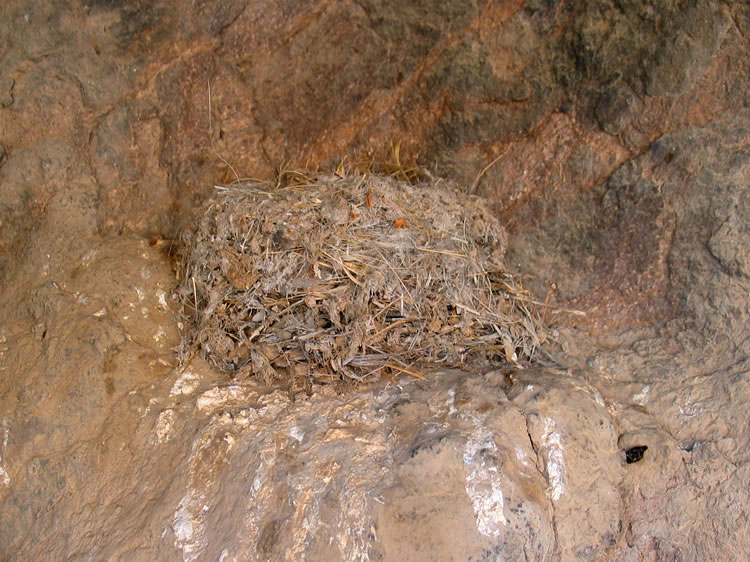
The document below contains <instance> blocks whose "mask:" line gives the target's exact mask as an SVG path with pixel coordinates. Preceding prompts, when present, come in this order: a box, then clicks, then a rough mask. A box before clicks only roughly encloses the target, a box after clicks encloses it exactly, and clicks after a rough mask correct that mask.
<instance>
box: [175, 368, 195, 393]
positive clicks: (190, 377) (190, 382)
mask: <svg viewBox="0 0 750 562" xmlns="http://www.w3.org/2000/svg"><path fill="white" fill-rule="evenodd" d="M199 384H200V376H199V375H198V374H197V373H194V372H193V371H191V370H190V369H186V370H185V372H183V373H182V374H181V375H180V376H179V377H177V380H176V381H174V384H173V385H172V389H171V390H170V391H169V395H170V396H177V395H178V394H192V393H193V392H195V390H196V389H197V388H198V385H199Z"/></svg>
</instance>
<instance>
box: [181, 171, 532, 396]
mask: <svg viewBox="0 0 750 562" xmlns="http://www.w3.org/2000/svg"><path fill="white" fill-rule="evenodd" d="M300 177H302V176H300ZM216 190H217V193H216V196H215V197H214V199H213V200H212V201H211V202H210V203H209V204H208V205H207V206H206V207H205V209H204V212H203V215H202V217H201V218H200V220H199V223H198V224H197V226H196V228H195V230H194V231H193V232H188V233H186V234H185V236H184V237H183V240H182V244H183V250H182V258H181V259H182V262H181V264H180V284H179V287H178V290H177V294H178V297H179V300H180V303H181V314H182V316H183V322H184V323H185V324H186V327H187V329H186V335H185V338H184V340H183V346H182V353H183V358H184V357H187V356H188V355H189V354H190V353H193V352H200V353H201V354H203V355H204V356H205V357H206V358H207V359H208V360H209V361H210V362H211V363H213V364H214V365H215V366H217V367H218V368H219V369H221V370H223V371H225V372H228V373H230V374H233V375H237V374H242V375H254V376H256V377H258V378H260V379H261V380H263V381H264V382H266V383H268V384H280V385H283V386H288V385H290V384H291V383H294V384H293V386H295V387H301V388H304V387H309V385H312V384H314V383H327V382H333V381H339V382H340V381H344V382H347V381H351V382H354V381H362V380H365V379H366V378H368V377H374V376H377V377H380V376H383V377H385V378H387V379H389V380H390V379H392V378H394V377H396V376H399V375H404V376H420V373H419V369H420V366H421V365H423V364H425V363H431V364H440V365H444V366H461V365H463V364H467V363H470V364H471V365H472V366H474V367H476V366H480V365H484V364H488V363H495V364H496V363H515V362H517V361H528V360H531V359H532V357H533V355H534V351H535V349H536V348H537V346H539V345H540V343H541V341H540V340H542V339H543V330H542V329H541V323H540V321H539V317H538V315H537V313H536V312H535V310H534V308H533V305H532V303H531V302H530V299H528V298H527V296H526V293H525V292H524V291H523V290H522V289H521V288H520V286H519V285H518V283H517V281H516V280H515V279H514V278H513V277H512V276H510V275H508V274H507V273H505V272H504V269H503V263H502V258H503V253H504V250H505V241H506V237H505V232H504V230H503V228H502V227H501V225H500V224H499V223H498V221H497V220H496V219H495V218H494V217H493V216H492V215H491V214H490V212H489V210H488V209H487V205H486V202H485V201H484V200H482V199H480V198H477V197H473V196H469V195H467V194H466V193H462V192H460V191H459V190H458V189H456V188H455V187H454V186H451V185H448V184H446V183H445V182H442V181H438V182H431V183H423V184H419V185H409V184H407V183H402V182H399V181H396V180H395V179H393V178H391V177H384V176H376V175H357V176H348V177H338V176H336V175H321V176H316V177H305V179H304V180H302V181H300V183H298V184H296V185H291V186H288V187H283V188H276V189H274V188H273V187H271V186H269V185H267V184H263V183H244V184H236V185H232V186H227V187H222V186H220V187H217V188H216Z"/></svg>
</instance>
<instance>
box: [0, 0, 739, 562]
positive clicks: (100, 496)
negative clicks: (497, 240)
mask: <svg viewBox="0 0 750 562" xmlns="http://www.w3.org/2000/svg"><path fill="white" fill-rule="evenodd" d="M749 34H750V7H748V5H747V3H746V2H741V1H735V0H727V1H723V2H719V1H718V0H716V1H714V0H710V1H705V2H688V1H682V0H649V1H647V2H620V1H617V0H590V1H587V2H577V1H573V0H559V1H555V0H526V1H524V0H507V1H498V2H457V1H447V0H419V1H417V2H397V3H393V2H383V1H380V0H358V1H356V2H343V3H341V2H324V1H322V0H306V1H303V2H300V1H287V0H284V1H280V2H255V3H252V2H247V1H245V0H226V1H218V0H217V1H207V0H200V1H192V0H191V1H188V0H177V1H174V2H167V1H166V0H157V1H155V2H142V1H140V0H126V1H124V2H109V1H99V0H76V1H74V2H62V1H57V0H55V1H51V2H44V3H34V2H30V1H26V0H11V1H9V2H4V3H3V4H2V6H0V288H1V289H2V290H1V291H0V311H1V312H0V436H1V438H0V529H2V532H0V558H2V559H11V560H12V559H19V560H20V559H118V558H119V559H127V560H155V559H164V560H169V559H183V560H198V559H219V560H224V561H228V560H232V559H236V560H244V559H257V560H266V559H290V560H292V559H293V560H299V559H308V560H316V559H346V560H352V559H361V560H367V559H372V560H375V559H385V560H404V559H410V560H418V559H424V560H437V559H456V560H459V559H461V560H463V559H469V558H471V557H473V559H486V560H493V559H500V558H502V559H516V558H522V557H526V558H531V559H562V560H577V559H581V560H584V559H585V560H593V559H613V560H640V559H648V560H662V559H706V560H715V559H743V558H744V557H745V553H746V552H747V551H749V550H750V531H749V529H750V528H749V527H748V525H747V523H746V521H747V516H748V513H747V507H746V506H747V505H748V500H750V498H749V497H748V492H747V490H748V485H747V484H748V482H747V481H748V466H750V464H748V455H747V453H746V451H748V450H749V447H748V445H749V443H748V439H750V437H749V436H750V427H748V423H747V419H746V418H747V416H746V415H745V405H746V403H747V401H748V399H749V398H750V388H748V385H747V384H746V379H747V377H748V373H749V372H750V367H749V366H748V356H749V355H750V330H749V329H748V326H750V297H748V295H749V294H750V253H749V252H750V250H748V248H750V226H748V225H750V196H749V195H748V178H750V149H749V147H750V90H749V89H748V87H747V85H748V84H749V83H750V70H749V69H750V64H748V62H749V61H750V42H749V40H748V37H749ZM337 166H338V167H339V170H340V171H341V170H346V171H353V170H356V169H357V168H367V167H368V166H369V167H372V168H377V169H381V170H391V171H393V170H396V171H397V172H399V171H400V173H401V174H402V175H403V176H408V175H409V174H410V173H413V169H414V168H415V167H421V168H422V169H426V170H427V171H429V173H431V174H432V175H433V176H435V177H439V176H443V177H448V178H450V179H451V180H454V181H457V182H458V183H460V184H463V185H464V186H466V190H467V192H471V193H475V194H479V195H483V196H485V197H486V198H487V200H488V203H487V205H488V207H489V208H490V209H491V210H492V211H493V212H494V213H495V214H496V215H497V216H498V217H499V218H500V219H501V222H502V223H503V225H504V227H505V228H506V229H507V231H508V232H509V234H510V239H509V251H508V253H507V255H506V263H507V264H508V265H509V266H511V268H512V269H513V270H514V272H516V273H520V274H526V276H527V282H526V285H527V287H529V288H530V290H531V293H532V294H533V295H534V296H533V298H534V300H536V301H538V302H542V303H544V304H545V305H546V307H545V308H544V310H546V313H545V320H546V321H547V322H548V323H549V324H550V325H551V328H552V331H551V333H552V335H553V337H551V338H550V341H549V343H548V345H547V346H546V347H545V350H544V354H542V355H543V357H544V359H545V361H546V362H548V363H550V365H547V367H552V366H555V367H556V368H555V369H550V368H546V369H542V368H538V367H534V368H528V369H521V370H516V371H514V372H509V373H500V374H498V373H494V374H493V373H484V372H478V373H471V374H468V373H464V374H457V373H454V372H450V373H445V372H443V373H442V374H438V370H435V371H434V374H433V375H431V376H430V377H429V378H428V380H427V381H425V382H416V381H411V382H408V383H407V382H406V381H405V380H403V379H402V380H401V381H400V384H401V387H394V386H393V385H389V386H388V387H387V388H386V387H383V386H382V385H381V386H377V385H376V386H375V387H374V388H362V389H360V390H359V391H358V392H357V393H354V394H350V395H347V396H343V397H342V396H335V395H333V394H332V391H330V390H329V391H327V392H320V393H318V394H314V395H313V396H311V397H309V398H307V399H305V400H301V401H297V402H292V401H291V399H290V398H289V396H288V395H287V394H283V393H278V392H276V393H273V392H271V391H270V390H269V389H265V388H262V387H259V386H258V385H257V384H255V383H254V382H253V381H248V380H244V379H243V380H234V381H230V380H229V379H227V378H226V377H225V376H223V375H220V374H218V373H216V372H214V371H212V370H211V369H210V368H209V367H208V366H207V365H206V364H204V363H203V362H201V360H200V359H196V363H195V364H191V366H189V368H181V367H178V366H177V365H176V361H175V355H174V352H173V349H172V348H173V347H174V346H176V345H177V343H178V339H179V331H178V326H177V324H176V321H175V319H174V317H173V314H174V310H173V308H172V307H173V302H172V299H171V294H172V290H173V287H174V285H175V282H176V281H175V277H174V273H173V271H172V269H171V267H170V263H169V258H168V256H167V254H168V253H169V251H170V242H169V241H170V240H172V239H174V238H175V237H176V235H177V234H178V233H179V232H180V230H181V229H184V228H190V226H191V224H193V221H194V216H193V210H194V209H196V208H197V206H198V204H199V203H201V202H202V201H204V200H205V199H206V198H207V197H209V196H210V195H211V193H212V191H213V186H214V185H215V184H219V183H227V182H231V181H233V180H235V179H239V178H248V177H252V178H260V179H271V178H274V177H276V176H280V177H282V178H283V173H284V172H285V171H287V170H289V169H294V168H300V167H306V168H313V169H317V168H320V169H327V170H333V169H335V168H337ZM151 242H153V244H152V243H151ZM542 355H540V357H542ZM553 363H554V365H552V364H553ZM562 367H568V368H569V370H566V369H563V368H562ZM384 384H385V383H384ZM643 447H647V449H643ZM635 450H639V451H641V452H642V453H643V454H642V458H639V459H638V460H637V461H635V462H632V463H630V464H628V463H626V462H625V459H626V458H628V459H630V460H633V459H635V458H636V456H637V455H635V453H633V451H635ZM625 451H630V453H628V454H627V456H626V452H625Z"/></svg>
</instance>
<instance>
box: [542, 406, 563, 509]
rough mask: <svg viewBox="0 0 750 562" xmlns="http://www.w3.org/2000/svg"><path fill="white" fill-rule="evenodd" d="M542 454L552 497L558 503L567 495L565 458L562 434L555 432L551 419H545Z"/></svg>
mask: <svg viewBox="0 0 750 562" xmlns="http://www.w3.org/2000/svg"><path fill="white" fill-rule="evenodd" d="M542 454H543V455H544V461H545V464H546V466H547V479H548V481H549V485H550V497H551V499H552V501H557V500H559V499H560V497H561V496H562V495H563V494H564V493H565V457H564V455H563V449H562V443H561V440H560V433H559V432H557V431H555V422H554V420H552V419H551V418H545V419H544V434H543V435H542Z"/></svg>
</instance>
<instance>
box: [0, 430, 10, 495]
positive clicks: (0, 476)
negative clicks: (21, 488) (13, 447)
mask: <svg viewBox="0 0 750 562" xmlns="http://www.w3.org/2000/svg"><path fill="white" fill-rule="evenodd" d="M7 447H8V418H5V419H4V420H3V450H2V452H3V453H5V449H6V448H7ZM0 483H2V484H3V486H9V485H10V476H9V475H8V471H7V470H5V467H4V466H3V455H0Z"/></svg>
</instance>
